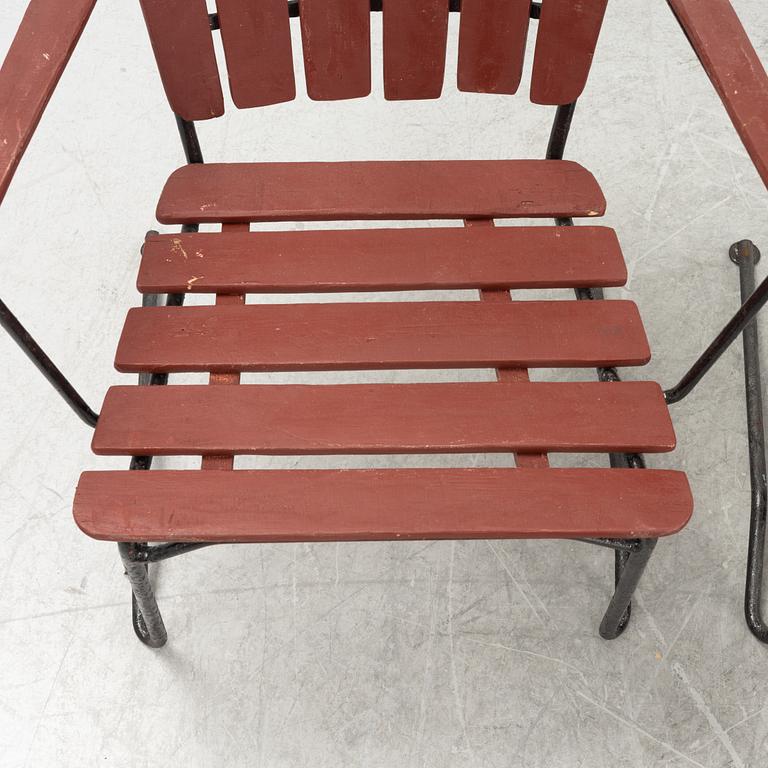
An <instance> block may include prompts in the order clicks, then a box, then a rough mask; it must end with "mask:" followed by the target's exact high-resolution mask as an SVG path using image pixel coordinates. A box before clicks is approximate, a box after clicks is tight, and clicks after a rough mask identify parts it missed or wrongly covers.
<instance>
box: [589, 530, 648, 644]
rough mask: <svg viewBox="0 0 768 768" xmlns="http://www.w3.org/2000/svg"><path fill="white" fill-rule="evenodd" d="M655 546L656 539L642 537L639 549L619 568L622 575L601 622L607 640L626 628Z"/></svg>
mask: <svg viewBox="0 0 768 768" xmlns="http://www.w3.org/2000/svg"><path fill="white" fill-rule="evenodd" d="M655 546H656V539H642V540H641V541H640V546H639V547H638V549H636V550H635V551H634V552H630V553H629V556H628V557H627V559H626V563H625V564H624V565H623V567H621V568H620V569H619V568H617V570H619V571H620V576H619V580H618V583H617V584H616V590H615V592H614V593H613V597H612V598H611V602H610V604H609V605H608V610H607V611H606V612H605V616H603V620H602V621H601V622H600V636H601V637H603V638H605V639H606V640H613V639H614V638H616V637H618V636H619V635H620V634H621V633H622V632H623V631H624V629H625V628H626V626H627V622H628V621H629V615H630V614H629V610H628V609H629V604H630V601H631V600H632V595H633V594H634V592H635V588H636V587H637V584H638V582H639V581H640V577H641V576H642V575H643V571H644V570H645V566H646V565H647V564H648V560H650V558H651V554H652V553H653V549H654V547H655ZM617 566H618V558H617Z"/></svg>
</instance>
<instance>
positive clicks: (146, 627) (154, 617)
mask: <svg viewBox="0 0 768 768" xmlns="http://www.w3.org/2000/svg"><path fill="white" fill-rule="evenodd" d="M117 547H118V550H119V551H120V557H121V558H122V561H123V565H124V566H125V573H126V575H127V576H128V580H129V581H130V583H131V592H132V601H131V605H132V613H133V631H134V632H135V633H136V637H138V638H139V640H141V642H142V643H144V645H148V646H149V647H150V648H161V647H162V646H164V645H165V643H166V641H167V640H168V633H167V632H166V631H165V624H164V623H163V617H162V616H161V615H160V609H159V608H158V606H157V601H156V600H155V594H154V592H153V590H152V585H151V584H150V581H149V571H148V564H147V563H146V562H141V561H138V560H136V552H137V550H136V547H135V545H133V544H127V543H120V544H118V545H117Z"/></svg>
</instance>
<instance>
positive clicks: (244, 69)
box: [216, 0, 296, 109]
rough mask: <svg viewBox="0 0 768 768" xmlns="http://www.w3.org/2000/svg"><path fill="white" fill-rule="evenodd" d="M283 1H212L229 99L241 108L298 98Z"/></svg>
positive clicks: (289, 28)
mask: <svg viewBox="0 0 768 768" xmlns="http://www.w3.org/2000/svg"><path fill="white" fill-rule="evenodd" d="M285 5H286V4H285V0H216V8H217V10H218V12H219V26H220V28H221V39H222V43H223V44H224V55H225V57H226V60H227V70H228V72H229V89H230V92H231V93H232V100H233V101H234V102H235V105H236V106H237V107H240V108H241V109H243V108H247V107H263V106H266V105H267V104H278V103H280V102H283V101H291V100H292V99H295V98H296V81H295V79H294V74H293V56H292V55H291V27H290V19H289V18H288V12H287V11H286V7H285Z"/></svg>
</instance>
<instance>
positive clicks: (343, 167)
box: [157, 160, 605, 224]
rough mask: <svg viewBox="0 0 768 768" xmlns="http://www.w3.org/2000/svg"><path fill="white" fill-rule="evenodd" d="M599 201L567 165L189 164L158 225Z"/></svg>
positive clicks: (540, 210) (436, 213)
mask: <svg viewBox="0 0 768 768" xmlns="http://www.w3.org/2000/svg"><path fill="white" fill-rule="evenodd" d="M604 211H605V198H604V197H603V193H602V192H601V191H600V187H599V186H598V184H597V182H596V181H595V179H594V177H593V176H592V174H591V173H589V171H587V170H586V169H584V168H582V166H580V165H579V164H578V163H574V162H570V161H566V160H431V161H430V160H414V161H400V162H397V161H395V162H392V161H379V162H346V163H205V164H194V165H185V166H183V167H182V168H179V169H178V170H176V171H174V172H173V173H172V174H171V177H170V178H169V179H168V181H167V182H166V184H165V188H164V189H163V192H162V195H161V197H160V202H159V203H158V206H157V218H158V220H159V221H161V222H162V223H163V224H179V223H191V222H218V221H225V222H226V221H300V220H341V219H352V220H354V219H446V218H447V219H461V218H505V217H515V216H525V217H547V218H551V217H555V216H599V215H602V214H603V213H604Z"/></svg>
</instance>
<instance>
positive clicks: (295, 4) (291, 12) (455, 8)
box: [208, 0, 541, 30]
mask: <svg viewBox="0 0 768 768" xmlns="http://www.w3.org/2000/svg"><path fill="white" fill-rule="evenodd" d="M287 6H288V16H290V17H291V18H296V17H297V16H299V15H300V5H299V0H288V2H287ZM383 7H384V2H383V0H371V12H373V13H376V12H380V11H381V10H383ZM448 10H449V11H450V12H451V13H458V12H459V11H460V10H461V0H450V1H449V3H448ZM529 13H530V17H531V18H532V19H539V18H540V17H541V3H540V2H532V3H531V8H530V11H529ZM208 24H209V26H210V28H211V29H212V30H216V29H220V28H221V25H220V22H219V14H218V13H209V14H208Z"/></svg>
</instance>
